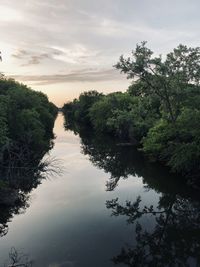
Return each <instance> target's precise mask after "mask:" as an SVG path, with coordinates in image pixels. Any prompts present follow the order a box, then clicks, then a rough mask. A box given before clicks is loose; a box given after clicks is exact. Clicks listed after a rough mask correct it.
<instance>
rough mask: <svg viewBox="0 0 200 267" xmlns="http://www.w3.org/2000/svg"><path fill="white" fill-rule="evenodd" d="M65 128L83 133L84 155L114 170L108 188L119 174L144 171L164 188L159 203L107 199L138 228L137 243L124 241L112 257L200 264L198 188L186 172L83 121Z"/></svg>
mask: <svg viewBox="0 0 200 267" xmlns="http://www.w3.org/2000/svg"><path fill="white" fill-rule="evenodd" d="M66 128H67V129H69V128H70V129H71V130H74V132H75V133H79V135H80V137H81V144H82V145H81V146H82V152H83V154H85V155H87V156H89V159H90V161H91V162H92V163H93V164H94V165H95V166H97V167H98V168H100V169H103V170H104V171H105V172H106V173H109V174H110V179H109V180H108V181H107V184H106V187H107V190H108V191H113V190H114V189H115V188H116V186H117V185H118V184H119V181H120V179H126V178H128V177H129V176H139V177H142V179H143V183H144V185H145V187H146V189H147V190H151V189H154V190H155V191H156V192H157V193H159V201H158V203H157V204H156V205H155V202H154V205H153V203H151V202H150V200H149V203H148V205H145V204H144V201H143V199H142V196H137V197H136V200H135V201H129V200H127V201H126V202H125V203H124V204H121V203H120V200H119V199H118V198H115V199H112V200H108V201H107V202H106V207H107V208H108V209H109V210H111V214H112V215H113V216H116V217H119V216H124V217H125V218H126V221H127V223H128V224H129V225H130V224H131V225H134V228H135V230H134V232H135V239H134V240H133V244H132V245H123V247H122V249H121V252H120V253H119V254H118V255H117V256H114V257H113V262H114V263H115V264H124V265H127V266H134V267H137V266H152V267H156V266H173V267H174V266H200V202H199V196H198V192H195V190H194V189H192V188H189V187H188V185H187V184H186V182H185V181H184V180H183V178H182V177H176V176H175V175H172V174H170V173H169V172H168V170H167V169H166V168H163V167H161V166H159V165H157V164H152V163H150V162H149V161H147V160H146V159H145V158H144V156H143V155H142V154H140V153H138V152H137V151H136V150H135V149H134V148H133V147H130V146H126V145H125V144H118V143H117V140H115V139H113V138H111V137H109V136H105V135H98V134H94V133H93V132H92V131H89V132H88V130H86V129H84V128H80V126H79V127H78V126H76V127H70V125H66ZM148 222H149V223H148ZM119 231H120V229H119Z"/></svg>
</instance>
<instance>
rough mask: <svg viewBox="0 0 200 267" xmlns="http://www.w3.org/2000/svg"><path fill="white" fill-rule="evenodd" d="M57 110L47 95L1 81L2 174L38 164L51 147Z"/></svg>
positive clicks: (0, 151) (16, 83)
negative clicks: (34, 163)
mask: <svg viewBox="0 0 200 267" xmlns="http://www.w3.org/2000/svg"><path fill="white" fill-rule="evenodd" d="M56 114H57V108H56V107H55V105H54V104H52V103H50V102H49V101H48V98H47V97H46V95H44V94H43V93H41V92H36V91H33V90H31V89H29V88H28V87H26V86H25V85H23V84H20V83H18V82H16V81H14V80H12V79H7V78H5V77H3V76H1V78H0V167H1V168H0V172H1V175H5V170H6V172H7V173H8V172H9V173H10V172H11V171H12V170H13V172H14V173H15V174H16V173H17V170H20V169H21V168H26V167H27V166H28V165H29V164H30V163H31V164H32V165H33V162H34V161H35V162H36V164H37V163H38V160H41V158H42V156H43V155H44V154H45V152H46V151H48V149H49V148H50V147H51V146H52V141H51V140H52V138H53V132H52V130H53V125H54V120H55V117H56Z"/></svg>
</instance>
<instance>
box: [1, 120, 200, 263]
mask: <svg viewBox="0 0 200 267" xmlns="http://www.w3.org/2000/svg"><path fill="white" fill-rule="evenodd" d="M55 133H56V135H57V138H56V140H55V146H54V148H53V150H52V151H51V152H50V156H51V157H56V158H58V159H61V160H62V163H59V164H61V166H62V169H63V173H62V175H60V176H54V175H52V176H51V175H48V179H45V180H42V183H41V184H40V185H38V186H37V185H35V187H36V188H35V189H33V190H32V191H31V190H28V192H24V191H23V192H20V191H18V195H19V196H20V197H19V200H17V201H16V202H15V205H12V204H10V205H7V206H5V205H3V204H1V205H0V208H1V209H0V223H1V224H0V233H1V238H0V266H4V263H5V262H6V263H7V264H8V258H9V255H8V253H9V251H10V249H11V247H15V249H16V250H17V251H19V252H22V253H24V254H28V258H29V259H31V260H33V261H34V263H33V266H36V267H39V266H40V267H47V266H48V267H104V266H105V267H108V266H200V203H199V195H198V193H197V192H195V191H194V190H189V189H188V188H187V187H186V186H185V185H184V183H183V182H182V181H179V180H177V179H176V180H175V177H174V176H173V175H171V174H169V173H168V172H167V170H166V169H163V168H161V167H159V166H156V165H153V164H150V163H149V162H147V161H146V160H145V159H144V158H143V157H142V155H140V154H138V153H137V152H136V151H134V149H133V147H129V146H121V145H116V143H115V142H114V140H112V139H110V138H109V137H105V136H103V137H102V136H92V135H91V133H85V132H82V133H81V139H80V138H79V137H78V136H77V135H74V134H73V132H71V131H65V130H64V128H63V118H62V116H61V115H59V116H58V118H57V121H56V125H55ZM29 191H31V192H29ZM0 194H1V195H0V199H2V198H3V195H2V192H0ZM111 215H112V216H111ZM6 266H7V265H6Z"/></svg>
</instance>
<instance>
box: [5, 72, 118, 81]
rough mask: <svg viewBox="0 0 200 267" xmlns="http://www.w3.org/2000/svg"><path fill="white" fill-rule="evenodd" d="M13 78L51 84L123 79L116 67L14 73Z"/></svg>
mask: <svg viewBox="0 0 200 267" xmlns="http://www.w3.org/2000/svg"><path fill="white" fill-rule="evenodd" d="M10 77H11V78H14V79H16V80H19V81H22V82H34V84H36V85H49V84H56V83H73V82H99V81H112V80H122V79H123V78H122V76H120V74H119V71H117V70H115V69H102V70H95V69H82V70H77V71H74V72H71V73H64V74H53V75H12V76H10Z"/></svg>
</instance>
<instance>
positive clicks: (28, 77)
mask: <svg viewBox="0 0 200 267" xmlns="http://www.w3.org/2000/svg"><path fill="white" fill-rule="evenodd" d="M199 10H200V1H199V0H165V1H163V0H101V1H96V0H17V1H15V0H0V51H1V52H2V58H3V61H2V62H1V63H0V72H3V73H5V74H6V75H7V76H12V77H15V79H17V80H18V81H22V82H24V83H26V84H28V85H29V86H31V87H32V88H33V89H35V90H41V91H43V92H45V93H46V94H47V95H48V96H49V98H50V100H52V101H53V102H54V103H56V104H57V105H59V106H60V105H62V104H63V102H66V101H67V100H71V99H72V98H74V97H77V96H78V95H79V93H80V92H82V91H85V90H91V89H96V90H99V91H103V92H111V91H117V90H126V88H127V87H128V84H129V83H130V81H127V80H126V79H125V77H124V76H123V75H120V74H119V73H118V71H116V70H114V68H113V67H112V66H113V65H114V64H115V63H116V62H117V60H118V58H119V56H120V55H121V54H125V55H128V54H129V53H130V51H131V50H132V49H134V48H135V45H136V43H139V42H140V41H143V40H146V41H148V46H149V47H150V48H151V49H152V50H154V51H155V53H157V54H160V53H162V54H165V53H166V52H169V51H170V50H171V49H173V48H174V47H175V46H177V45H178V44H179V43H183V44H187V45H189V46H199V42H200V30H199V28H200V16H199Z"/></svg>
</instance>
